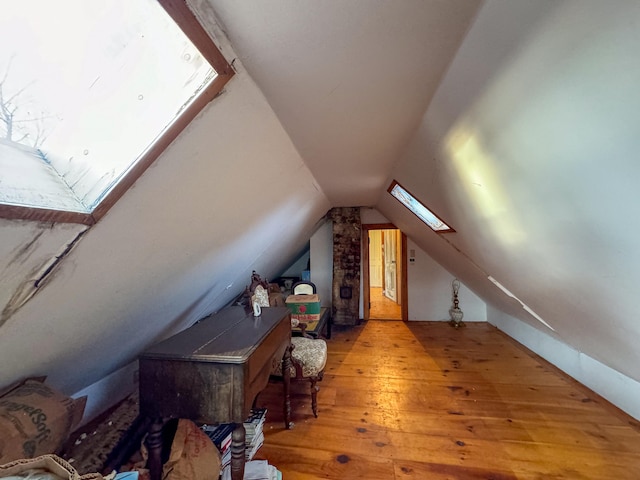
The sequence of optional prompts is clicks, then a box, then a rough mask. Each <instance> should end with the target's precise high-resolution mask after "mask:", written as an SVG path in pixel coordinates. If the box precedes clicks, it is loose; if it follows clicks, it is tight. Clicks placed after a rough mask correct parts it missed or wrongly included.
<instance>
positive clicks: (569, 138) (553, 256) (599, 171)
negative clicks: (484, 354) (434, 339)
mask: <svg viewBox="0 0 640 480" xmlns="http://www.w3.org/2000/svg"><path fill="white" fill-rule="evenodd" d="M638 23H640V4H639V3H638V2H636V1H624V0H621V1H619V2H615V7H612V4H610V3H607V2H600V1H597V0H566V1H563V2H556V1H553V0H539V1H535V2H514V1H509V0H487V1H486V2H484V4H483V6H482V8H481V10H480V12H479V15H478V17H477V18H476V20H475V22H474V24H473V25H472V27H471V29H470V30H469V32H468V34H467V37H466V38H465V41H464V42H463V44H462V45H461V47H460V49H459V50H458V53H457V55H456V57H455V59H454V61H453V62H452V63H451V65H450V68H449V70H448V72H447V73H446V75H445V77H444V78H443V80H442V82H441V84H440V87H439V88H438V91H437V92H436V95H435V96H434V98H433V99H432V101H431V103H430V105H429V108H428V110H427V112H426V113H425V115H424V117H423V121H422V124H421V125H420V127H419V128H418V130H417V131H416V134H415V135H414V137H413V138H412V140H411V141H410V142H409V144H408V146H407V148H406V150H405V153H404V155H403V158H402V159H401V160H400V162H398V163H397V164H396V165H395V166H394V168H393V171H392V173H391V175H390V177H389V181H390V180H391V179H392V178H394V179H396V180H398V181H399V182H400V183H402V184H403V185H404V186H405V187H406V188H407V189H409V190H410V191H411V192H412V193H413V194H414V195H416V196H417V197H418V198H419V199H420V200H421V201H423V202H424V203H425V204H426V205H427V206H428V207H429V208H431V209H432V210H434V211H435V212H436V213H437V214H438V215H439V216H440V217H442V218H443V220H445V221H446V222H447V223H448V224H449V225H451V226H453V227H454V228H455V229H456V233H451V234H446V235H437V234H434V233H433V232H431V231H429V229H428V227H426V226H425V225H422V224H421V223H420V221H419V220H417V219H415V218H414V217H413V216H412V215H411V214H410V213H409V212H408V211H407V209H406V208H404V207H403V206H402V205H399V204H398V202H396V201H395V200H394V199H393V198H391V197H390V195H388V194H386V193H385V194H382V195H381V196H380V200H379V202H378V204H377V205H376V207H377V208H378V209H379V210H380V212H381V213H382V214H383V215H385V216H386V217H388V218H390V219H392V220H393V222H394V223H395V224H396V225H397V226H398V227H399V228H401V229H402V230H403V231H404V232H405V233H407V235H408V236H409V237H410V238H412V239H413V240H414V241H415V242H416V243H417V244H418V245H419V246H420V247H422V249H423V250H424V251H426V252H428V253H429V255H430V256H431V257H432V258H433V259H434V260H436V261H437V262H438V263H439V264H441V265H443V266H444V267H445V268H446V270H447V271H449V272H451V273H452V274H454V275H456V276H457V277H458V278H460V279H461V280H462V281H463V282H464V284H465V285H466V286H467V287H469V288H470V289H472V290H473V291H474V292H475V293H476V294H478V295H479V296H480V297H482V298H483V299H484V300H485V301H486V302H487V303H490V304H492V305H494V306H495V307H496V308H497V309H500V310H501V311H503V312H505V313H506V314H508V315H509V316H510V317H509V318H514V319H517V320H518V321H521V322H524V323H526V324H528V325H529V326H530V327H531V328H530V329H528V330H527V331H525V330H522V333H523V335H524V336H531V337H532V338H537V336H538V335H539V334H544V335H545V336H547V337H549V338H550V339H553V340H554V341H558V342H560V343H561V344H564V346H565V347H566V348H569V349H573V350H574V351H577V352H582V355H586V356H588V357H589V358H590V359H592V360H595V361H597V362H600V363H601V364H603V365H606V366H607V367H608V368H610V369H612V370H613V371H615V372H618V374H619V375H623V376H624V377H627V378H630V379H633V380H634V381H636V382H637V381H640V349H638V346H637V339H638V338H639V337H640V322H638V321H637V320H636V316H635V315H633V314H630V313H629V312H634V311H635V310H636V309H637V305H636V303H637V302H636V299H637V298H638V296H639V295H640V249H638V245H639V244H640V215H638V212H637V206H638V205H640V193H639V192H640V190H638V188H637V187H636V185H635V183H636V179H637V178H640V162H638V161H637V152H638V149H639V147H640V141H639V138H640V137H638V135H637V128H636V125H638V121H639V118H638V112H640V90H639V89H638V88H637V85H638V84H640V63H639V62H638V61H637V55H638V50H639V49H640V30H639V29H638V28H637V24H638ZM489 276H491V277H493V278H495V279H496V280H497V281H499V282H500V283H501V284H502V285H504V286H505V287H506V288H507V289H508V290H509V291H510V292H511V293H512V294H513V295H514V296H515V297H517V298H518V299H519V300H520V301H521V302H523V303H524V304H525V305H526V306H527V307H528V308H530V309H531V310H532V311H533V312H535V314H536V315H532V314H529V313H528V312H527V311H526V310H525V309H524V308H523V307H522V305H521V304H520V303H519V302H518V301H516V300H515V299H514V298H512V297H510V296H508V295H505V294H504V293H503V292H502V291H501V290H499V289H498V288H497V287H496V286H495V285H494V284H493V283H491V282H490V281H489V280H488V277H489ZM463 309H464V305H463ZM536 316H537V317H539V318H541V319H542V320H543V321H544V322H546V323H547V324H548V325H550V326H551V328H548V327H546V326H545V325H544V324H543V323H542V322H540V321H539V320H538V318H537V317H536ZM506 321H507V322H509V321H511V320H510V319H507V320H506ZM513 321H514V322H515V321H516V320H513ZM583 358H586V357H583ZM583 373H584V374H585V375H586V376H588V375H589V374H590V373H589V372H588V370H587V369H584V370H583ZM594 375H595V373H594ZM583 381H584V383H586V384H588V385H591V384H597V383H598V381H594V382H591V381H590V380H587V379H586V378H585V379H584V380H583ZM599 388H600V387H599ZM598 393H600V394H602V395H605V393H606V392H605V391H603V390H599V391H598ZM637 398H638V396H637V394H635V392H634V390H633V389H630V390H629V393H628V399H627V400H628V402H637Z"/></svg>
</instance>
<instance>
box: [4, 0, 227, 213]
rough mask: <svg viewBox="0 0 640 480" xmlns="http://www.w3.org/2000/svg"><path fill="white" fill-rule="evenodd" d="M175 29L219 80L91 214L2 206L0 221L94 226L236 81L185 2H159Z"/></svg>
mask: <svg viewBox="0 0 640 480" xmlns="http://www.w3.org/2000/svg"><path fill="white" fill-rule="evenodd" d="M158 4H159V5H160V6H161V7H163V8H164V10H165V11H166V12H167V14H168V15H169V16H170V17H171V18H172V19H173V21H174V22H175V23H176V25H177V26H178V27H179V28H180V29H181V30H182V31H183V33H184V34H185V35H186V36H187V37H188V38H189V40H190V41H191V43H192V44H193V45H194V46H195V47H196V48H197V49H198V50H199V52H200V54H201V55H202V56H203V57H204V58H205V59H206V60H207V61H208V62H209V64H210V65H211V66H212V67H213V69H214V70H215V72H216V77H215V78H214V80H213V81H212V82H211V83H209V84H208V85H207V86H206V87H205V88H203V89H202V90H201V91H200V92H198V93H197V95H196V96H195V97H194V98H193V100H191V101H190V103H189V104H188V105H187V106H186V107H185V108H184V109H183V110H182V111H181V112H180V113H179V114H178V115H176V116H175V118H174V120H173V122H172V123H171V124H170V125H169V126H168V127H167V128H166V129H165V130H164V131H163V132H159V135H158V137H157V138H156V140H155V141H154V142H153V143H152V144H151V145H149V146H148V147H147V149H146V150H145V152H144V153H142V154H141V155H140V156H139V157H138V160H137V161H136V162H135V163H134V164H133V165H131V166H130V168H129V169H128V170H127V171H126V172H125V173H123V174H122V176H121V177H120V179H119V180H118V182H117V183H116V184H115V185H114V186H113V187H111V189H110V190H109V191H108V193H106V194H105V195H104V196H103V197H102V199H101V200H100V201H99V203H98V204H97V205H96V206H95V208H94V209H93V210H92V211H91V212H90V213H83V212H78V211H66V210H57V209H49V208H46V207H43V208H40V207H34V206H23V205H13V204H7V203H0V218H7V219H23V220H33V221H46V222H61V223H80V224H85V225H92V224H95V223H96V222H97V221H98V220H99V219H100V218H102V217H103V216H104V215H105V214H106V213H107V212H108V211H109V209H110V208H111V207H112V206H113V205H114V204H115V203H116V202H117V201H118V199H119V198H120V197H122V196H123V195H124V193H125V192H126V191H127V190H128V189H129V188H130V187H131V186H132V185H133V184H134V183H135V182H136V180H137V179H138V178H139V177H140V176H141V175H142V174H143V173H144V172H145V170H146V169H147V168H148V167H149V166H150V165H151V164H152V163H153V162H154V161H155V160H156V159H157V158H158V157H159V156H160V155H161V154H162V152H163V151H164V150H165V149H166V148H167V147H168V146H169V145H170V144H171V143H172V142H173V140H175V139H176V138H177V137H178V135H179V134H180V133H181V132H182V131H183V130H184V129H185V128H186V127H187V125H189V123H190V122H191V121H192V120H193V119H194V118H195V117H196V116H197V115H198V114H199V113H200V112H201V111H202V110H203V109H204V107H205V106H206V105H207V104H208V103H209V102H210V101H212V100H213V99H214V98H215V97H216V96H218V95H219V94H220V92H221V91H222V89H223V88H224V86H225V85H226V83H227V82H228V81H229V80H230V79H231V78H232V77H233V75H234V73H235V72H234V70H233V68H232V67H231V65H230V64H229V63H228V62H227V60H226V59H225V58H224V56H223V55H222V53H221V52H220V50H219V49H218V47H217V46H216V44H215V43H214V41H213V39H212V38H211V37H210V36H209V34H208V33H207V32H206V31H205V30H204V28H203V27H202V25H201V24H200V23H199V22H198V20H197V18H196V17H195V15H194V14H193V12H192V11H191V10H190V9H189V7H188V5H187V3H186V0H158Z"/></svg>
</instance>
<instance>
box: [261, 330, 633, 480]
mask: <svg viewBox="0 0 640 480" xmlns="http://www.w3.org/2000/svg"><path fill="white" fill-rule="evenodd" d="M327 343H328V347H329V361H328V364H327V367H326V370H325V372H326V373H325V378H324V380H323V381H322V382H320V392H319V393H318V418H314V417H313V415H312V413H311V406H310V396H309V394H308V384H307V383H295V384H292V389H293V396H292V410H293V411H292V419H293V421H294V422H295V427H294V428H293V429H292V430H285V429H284V427H283V425H282V418H283V414H282V406H281V396H280V395H281V389H282V385H281V384H278V383H274V384H270V385H269V386H268V388H267V390H266V391H265V392H263V393H262V394H261V395H260V397H259V399H258V404H259V405H262V406H267V407H268V409H269V413H268V416H267V423H266V424H265V426H264V429H265V443H264V446H263V447H262V448H261V449H260V451H259V452H258V456H257V457H256V458H262V459H267V460H269V461H270V463H272V464H274V465H276V466H277V467H278V468H279V469H280V471H282V473H283V478H284V479H286V480H297V479H335V480H338V479H340V480H344V479H355V478H365V479H367V480H377V479H380V480H389V479H391V480H400V479H420V480H423V479H428V480H431V479H433V480H443V479H452V480H466V479H469V480H478V479H493V480H507V479H545V480H546V479H568V480H579V479H599V480H602V479H612V480H613V479H615V480H625V479H629V480H631V479H633V480H637V479H639V478H640V422H637V421H635V420H634V419H632V418H631V417H629V416H627V415H625V414H624V413H622V412H621V411H619V410H618V409H616V408H615V407H613V406H612V405H610V404H609V403H607V402H606V401H605V400H603V399H602V398H600V397H599V396H597V395H596V394H594V393H593V392H591V391H590V390H588V389H587V388H586V387H584V386H582V385H580V384H578V383H577V382H575V381H574V380H572V379H571V378H570V377H567V376H566V375H564V374H562V373H561V372H559V370H557V369H556V368H555V367H553V366H551V365H550V364H548V363H547V362H545V361H544V360H542V359H540V358H539V357H537V356H535V355H534V354H532V353H531V352H529V351H528V350H527V349H525V348H524V347H522V346H520V345H519V344H518V343H516V342H515V341H513V340H512V339H510V338H509V337H507V336H506V335H504V334H502V333H501V332H499V331H498V330H496V329H495V328H494V327H492V326H490V325H489V324H486V323H478V324H476V323H471V324H467V326H466V327H464V328H461V329H458V330H456V329H454V328H452V327H450V326H449V325H448V324H447V323H437V322H408V323H405V322H401V321H396V322H389V321H376V320H370V321H368V322H366V323H364V324H363V325H360V326H357V327H354V328H352V329H349V330H344V327H336V328H335V329H334V334H333V337H332V339H331V340H328V342H327Z"/></svg>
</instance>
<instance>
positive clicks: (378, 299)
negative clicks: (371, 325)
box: [369, 287, 402, 320]
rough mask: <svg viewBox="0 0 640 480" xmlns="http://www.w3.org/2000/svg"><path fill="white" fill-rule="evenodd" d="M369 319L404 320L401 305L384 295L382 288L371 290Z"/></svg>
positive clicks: (372, 288)
mask: <svg viewBox="0 0 640 480" xmlns="http://www.w3.org/2000/svg"><path fill="white" fill-rule="evenodd" d="M369 303H371V307H370V308H369V318H370V319H372V320H373V319H375V320H402V311H401V309H400V305H399V304H397V303H396V302H394V301H393V300H389V299H388V298H387V297H385V296H384V295H383V294H382V288H381V287H371V288H370V289H369Z"/></svg>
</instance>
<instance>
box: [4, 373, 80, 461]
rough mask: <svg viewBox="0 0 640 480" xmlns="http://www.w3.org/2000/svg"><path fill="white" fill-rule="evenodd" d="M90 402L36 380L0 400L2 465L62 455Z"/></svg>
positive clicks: (20, 385)
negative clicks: (19, 460)
mask: <svg viewBox="0 0 640 480" xmlns="http://www.w3.org/2000/svg"><path fill="white" fill-rule="evenodd" d="M86 400H87V399H86V397H82V398H80V399H77V400H74V399H73V398H70V397H67V396H65V395H63V394H61V393H60V392H58V391H56V390H54V389H53V388H51V387H50V386H48V385H46V384H45V383H43V382H42V381H38V380H32V379H29V380H26V381H24V382H23V383H21V384H19V385H18V386H16V387H15V388H13V389H12V390H10V391H9V392H7V393H6V394H5V395H3V396H2V397H0V464H1V463H7V462H10V461H12V460H18V459H26V458H32V457H36V456H39V455H44V454H53V453H60V451H61V449H62V447H63V445H64V442H65V441H66V440H67V438H68V437H69V434H70V433H71V431H72V429H73V428H74V427H75V426H76V425H77V424H78V423H79V422H80V420H81V419H82V414H83V413H84V407H85V404H86Z"/></svg>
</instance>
